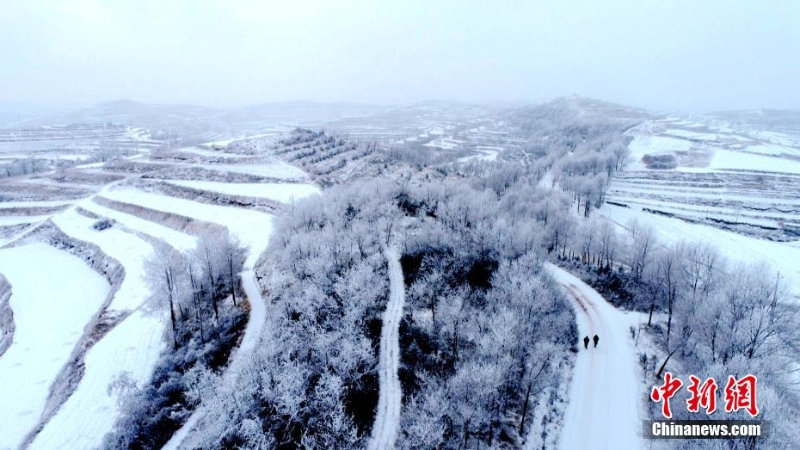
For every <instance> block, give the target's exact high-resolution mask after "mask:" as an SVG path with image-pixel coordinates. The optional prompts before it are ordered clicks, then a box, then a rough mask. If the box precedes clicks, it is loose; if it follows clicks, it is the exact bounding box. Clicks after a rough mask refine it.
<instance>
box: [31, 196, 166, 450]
mask: <svg viewBox="0 0 800 450" xmlns="http://www.w3.org/2000/svg"><path fill="white" fill-rule="evenodd" d="M54 222H55V223H56V225H58V226H59V228H61V229H62V230H63V231H64V232H65V233H66V234H68V235H70V236H72V237H74V238H76V239H79V240H83V241H86V242H91V243H94V244H96V245H98V246H99V247H100V248H101V249H102V250H103V251H104V252H106V254H108V255H109V256H111V257H112V258H115V259H116V260H118V261H119V262H120V263H121V264H122V266H123V267H124V268H125V278H124V279H123V280H122V283H121V285H120V286H119V290H118V291H117V292H116V293H115V295H114V298H113V299H112V301H111V303H110V305H109V307H108V310H109V311H113V313H114V314H120V313H126V312H132V314H130V315H129V316H127V317H125V318H124V319H123V320H122V322H120V323H119V324H117V325H116V326H115V327H114V328H113V329H111V331H109V332H108V334H106V335H105V336H104V337H103V338H102V339H101V340H100V341H98V342H97V343H96V344H95V345H94V346H93V347H92V348H91V349H89V351H88V352H87V353H86V355H85V364H86V367H85V373H84V375H83V377H82V378H81V380H80V383H79V384H78V387H77V389H76V390H75V392H74V393H72V395H71V396H70V397H69V398H68V399H67V401H66V402H65V403H64V404H63V405H62V406H61V408H60V409H59V410H58V412H57V413H56V414H55V416H53V417H52V418H51V419H50V420H49V421H48V422H47V423H46V424H45V426H44V428H43V429H42V431H41V432H40V433H39V434H38V435H37V436H36V438H35V440H34V441H33V443H32V444H31V446H30V448H92V447H96V446H98V445H99V444H100V443H101V441H102V438H103V436H104V435H105V434H106V433H107V432H109V431H111V429H112V427H113V425H114V422H115V420H116V419H117V417H118V405H117V402H116V399H115V398H114V397H112V396H110V395H109V393H108V388H109V385H110V384H111V383H112V382H113V381H114V380H115V379H116V378H117V377H118V376H120V375H121V374H123V373H126V372H127V373H128V374H129V375H130V377H131V378H132V379H133V380H134V381H135V382H137V383H138V384H139V385H141V384H142V383H145V382H147V380H148V379H149V377H150V375H151V373H152V370H153V366H154V364H155V362H156V361H157V359H158V356H159V354H160V352H161V350H162V333H163V330H164V322H163V320H162V318H160V317H159V316H158V314H155V313H154V314H150V313H149V312H148V311H146V310H144V309H142V306H143V305H144V304H145V302H146V301H147V299H148V298H149V297H150V289H149V287H148V285H147V282H146V280H145V263H146V261H147V259H148V258H150V256H151V255H152V253H153V248H152V246H151V245H150V244H149V243H147V242H146V241H144V240H142V239H141V238H139V237H137V236H135V235H133V234H131V233H128V232H125V231H123V230H120V229H118V228H115V227H112V228H109V229H106V230H102V231H97V230H95V229H93V228H92V224H93V223H94V222H95V220H93V219H90V218H87V217H84V216H81V215H80V214H78V213H77V212H76V211H74V210H70V211H67V212H64V213H61V214H59V215H57V216H56V217H55V218H54Z"/></svg>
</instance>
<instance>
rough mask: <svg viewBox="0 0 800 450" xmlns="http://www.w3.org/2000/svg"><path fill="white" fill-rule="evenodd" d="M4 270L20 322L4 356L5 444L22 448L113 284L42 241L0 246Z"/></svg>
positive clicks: (1, 409)
mask: <svg viewBox="0 0 800 450" xmlns="http://www.w3.org/2000/svg"><path fill="white" fill-rule="evenodd" d="M0 273H3V274H4V275H5V276H6V278H7V279H8V282H9V283H10V284H11V286H12V295H11V300H10V305H11V309H12V311H13V312H14V321H15V323H16V330H15V332H14V339H13V342H12V344H11V346H10V347H9V348H8V350H7V351H6V353H4V354H3V356H2V357H0V448H16V447H17V446H19V445H20V444H21V443H22V440H23V439H24V438H25V435H26V434H27V433H28V432H29V431H30V430H31V428H33V427H34V426H35V425H36V424H37V422H38V421H39V417H40V416H41V414H42V411H43V409H44V406H45V403H46V401H47V397H48V394H49V389H50V385H51V384H52V382H53V380H54V379H55V377H56V376H57V375H58V373H59V372H60V370H61V368H62V367H63V366H64V364H66V363H67V361H68V359H69V357H70V354H71V353H72V350H73V348H74V346H75V344H76V343H77V342H78V340H79V339H80V338H81V335H82V334H83V329H84V327H85V326H86V324H87V323H88V322H89V320H90V319H91V317H92V316H93V314H94V313H95V312H96V311H97V309H98V308H99V307H100V305H101V304H102V303H103V301H104V300H105V298H106V294H107V293H108V291H109V285H108V283H107V282H106V280H105V279H104V278H103V277H102V276H101V275H100V274H98V273H96V272H94V271H93V270H92V269H91V268H90V267H89V266H87V265H86V264H85V263H84V262H83V261H81V260H80V259H78V258H77V257H75V256H72V255H70V254H68V253H66V252H63V251H60V250H57V249H55V248H53V247H50V246H48V245H46V244H39V243H36V244H30V245H24V246H19V247H13V248H8V249H3V250H0Z"/></svg>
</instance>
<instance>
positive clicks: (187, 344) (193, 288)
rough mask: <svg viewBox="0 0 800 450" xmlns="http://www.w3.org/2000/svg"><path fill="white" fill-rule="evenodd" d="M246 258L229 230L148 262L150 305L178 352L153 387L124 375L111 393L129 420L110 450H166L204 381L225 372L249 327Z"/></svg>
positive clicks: (163, 363) (163, 249) (120, 425)
mask: <svg viewBox="0 0 800 450" xmlns="http://www.w3.org/2000/svg"><path fill="white" fill-rule="evenodd" d="M245 255H246V249H245V248H243V247H242V245H241V244H240V243H239V242H238V240H237V239H236V238H235V237H234V236H232V235H230V234H228V232H227V230H226V229H221V231H216V232H214V233H206V234H204V235H202V236H201V237H199V239H198V246H197V248H196V249H195V250H193V251H191V252H189V253H188V254H181V253H178V252H177V251H175V250H174V249H172V248H171V247H168V246H158V247H156V252H155V253H154V255H153V257H152V258H151V259H150V260H149V261H147V278H148V281H149V284H150V287H151V292H152V297H151V300H150V303H149V306H150V308H151V309H153V310H154V313H156V314H158V315H160V316H162V317H169V324H170V326H169V327H168V328H167V331H166V334H167V335H166V336H165V338H166V339H168V340H169V342H170V343H171V349H170V350H167V351H166V352H165V353H164V354H163V355H162V356H161V358H160V359H159V361H158V362H157V363H156V367H155V369H154V371H153V376H152V379H151V380H150V382H149V383H148V384H146V385H144V386H137V385H136V384H135V383H134V382H133V381H132V380H130V378H129V377H128V376H127V375H126V374H124V375H123V376H121V377H120V378H119V379H118V380H117V381H116V382H115V383H114V384H113V385H112V386H111V387H110V388H109V390H110V393H113V394H115V395H117V397H118V399H119V402H120V404H121V412H122V414H121V418H120V419H119V420H118V422H117V424H116V426H115V428H114V431H113V432H112V433H110V434H109V435H108V436H106V439H105V443H104V446H105V447H107V448H160V447H161V446H163V445H164V444H165V443H166V442H167V441H168V440H169V439H170V437H171V436H172V434H173V433H174V432H175V431H176V430H177V429H178V428H179V427H180V426H181V425H182V424H183V422H184V421H185V420H186V419H187V418H188V416H189V414H190V413H191V412H192V411H193V410H194V409H195V408H196V407H197V405H198V404H199V403H200V401H201V399H202V397H201V396H200V395H199V391H198V386H199V383H200V382H201V380H209V379H213V377H214V373H215V372H216V371H220V370H222V369H223V368H224V366H225V365H226V363H227V361H228V357H229V356H230V353H231V351H232V349H233V347H234V346H235V345H236V343H237V341H238V340H239V337H240V336H241V333H242V331H243V330H244V326H245V324H246V322H247V314H246V310H245V307H244V304H243V301H244V298H243V296H242V294H241V292H240V280H239V273H240V271H241V270H242V265H243V263H244V259H245Z"/></svg>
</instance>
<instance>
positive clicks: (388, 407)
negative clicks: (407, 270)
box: [369, 247, 406, 450]
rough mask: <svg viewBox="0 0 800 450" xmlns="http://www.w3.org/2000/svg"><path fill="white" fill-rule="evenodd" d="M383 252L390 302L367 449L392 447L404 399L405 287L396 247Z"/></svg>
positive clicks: (382, 335)
mask: <svg viewBox="0 0 800 450" xmlns="http://www.w3.org/2000/svg"><path fill="white" fill-rule="evenodd" d="M384 254H385V255H386V259H387V261H388V262H389V303H388V304H387V305H386V311H385V312H384V313H383V322H382V325H381V346H380V359H379V361H378V379H379V383H380V388H379V391H378V392H379V397H378V410H377V413H376V414H375V424H374V425H373V427H372V440H371V441H370V443H369V449H370V450H385V449H391V448H394V443H395V440H396V439H397V431H398V428H399V425H400V409H401V407H402V399H403V392H402V389H401V386H400V378H399V377H398V376H397V370H398V368H399V367H400V319H401V318H402V317H403V307H404V305H405V301H406V291H405V285H404V284H403V283H404V282H403V269H402V267H401V266H400V255H399V254H398V251H397V248H395V247H390V248H387V249H386V250H385V251H384Z"/></svg>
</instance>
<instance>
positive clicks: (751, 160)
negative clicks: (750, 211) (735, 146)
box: [708, 149, 800, 173]
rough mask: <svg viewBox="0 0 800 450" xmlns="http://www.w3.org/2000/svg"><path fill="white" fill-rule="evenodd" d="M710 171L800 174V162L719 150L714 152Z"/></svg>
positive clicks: (709, 167)
mask: <svg viewBox="0 0 800 450" xmlns="http://www.w3.org/2000/svg"><path fill="white" fill-rule="evenodd" d="M708 169H710V170H715V169H716V170H720V169H722V170H724V169H733V170H758V171H767V172H786V173H800V162H797V161H794V160H791V159H784V158H775V157H770V156H765V155H755V154H752V153H742V152H734V151H730V150H723V149H718V150H716V151H715V152H714V156H713V157H712V158H711V163H710V164H709V166H708Z"/></svg>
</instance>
